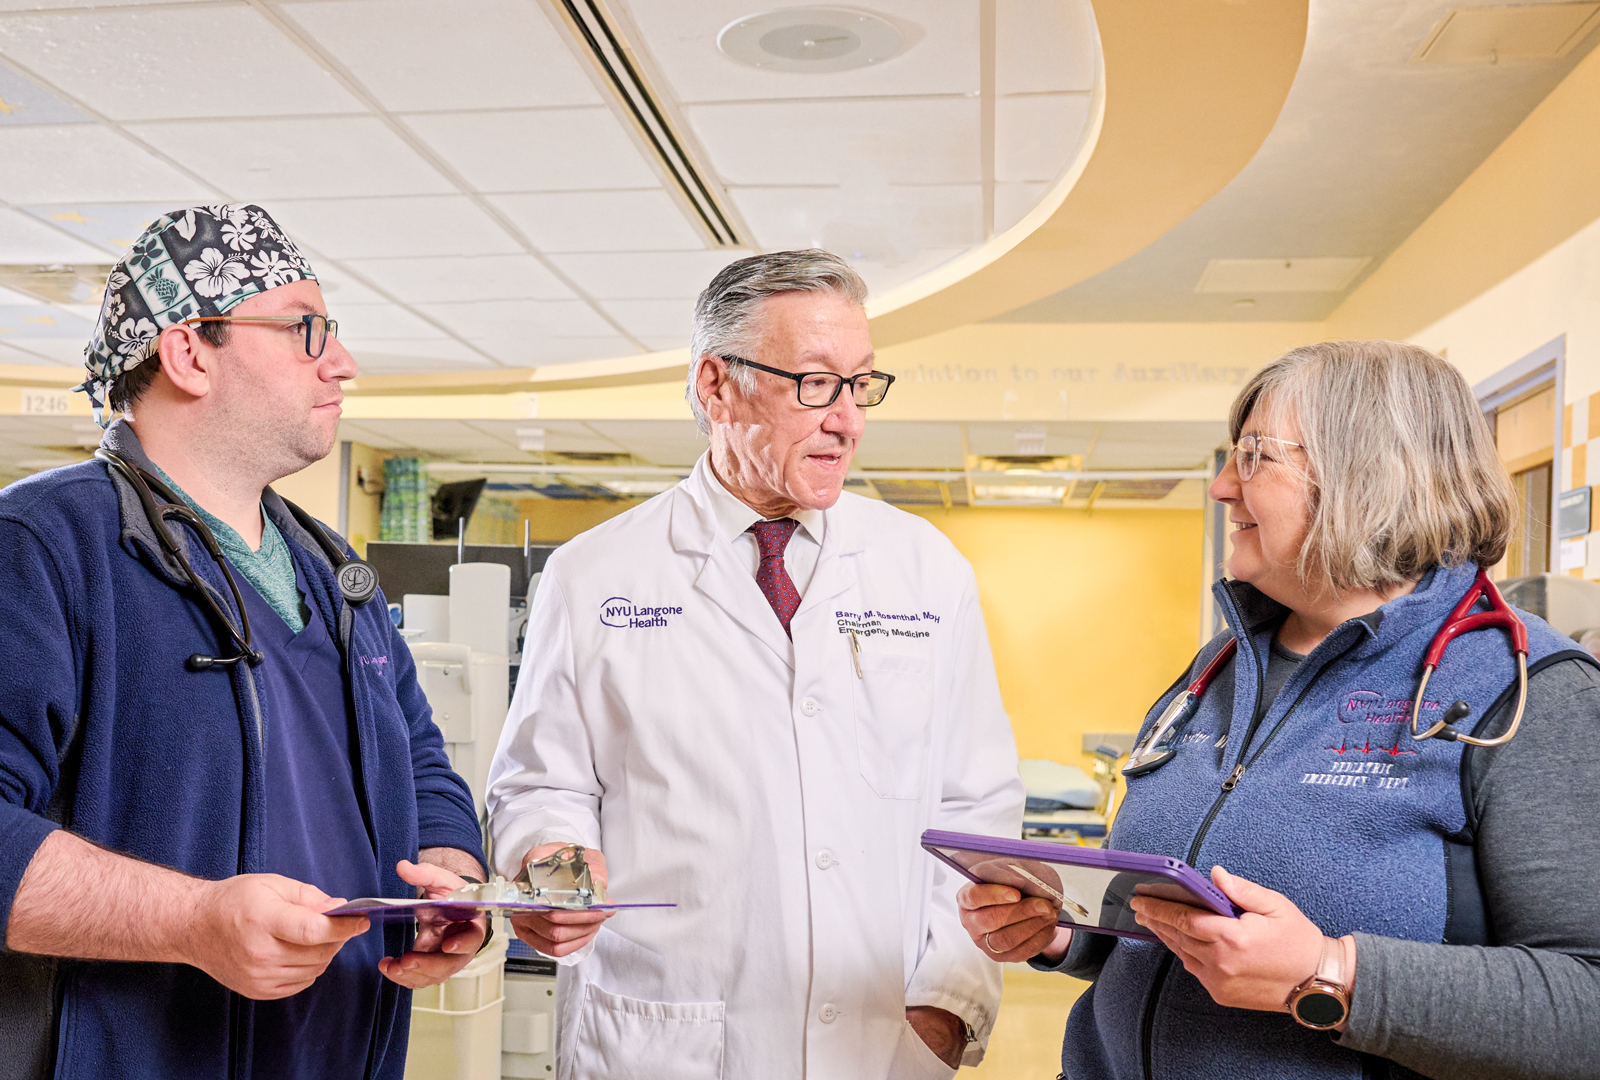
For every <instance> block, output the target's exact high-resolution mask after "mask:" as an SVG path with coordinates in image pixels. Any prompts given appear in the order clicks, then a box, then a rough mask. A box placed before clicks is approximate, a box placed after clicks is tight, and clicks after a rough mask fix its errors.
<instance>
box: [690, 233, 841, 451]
mask: <svg viewBox="0 0 1600 1080" xmlns="http://www.w3.org/2000/svg"><path fill="white" fill-rule="evenodd" d="M795 292H826V293H833V294H835V295H837V296H840V297H843V298H844V299H846V300H849V301H850V302H852V303H855V304H865V303H866V301H867V283H866V282H864V281H862V280H861V275H860V274H857V273H856V272H855V271H854V270H852V269H850V265H849V264H848V263H846V262H845V261H844V260H843V259H841V258H839V256H837V255H834V254H833V253H831V252H827V251H823V250H821V249H820V248H807V249H805V250H804V251H770V252H768V253H767V254H765V255H752V256H750V257H749V258H748V259H740V260H739V261H738V262H732V263H729V264H728V265H727V266H725V267H723V268H722V270H721V271H720V272H719V273H718V274H717V276H716V277H714V278H712V279H711V284H710V285H707V286H706V289H705V291H704V292H702V293H701V294H700V299H698V300H696V301H695V304H694V332H693V334H691V335H690V337H689V380H688V383H687V384H686V385H685V387H684V397H686V398H688V399H689V410H690V411H691V412H693V413H694V421H695V423H696V424H698V425H699V426H700V434H702V435H709V434H710V433H711V421H710V419H709V418H707V416H706V410H705V407H704V406H703V405H701V404H700V396H699V395H698V394H697V393H695V380H696V379H697V378H698V377H699V375H700V365H701V364H702V363H704V362H705V358H706V357H707V356H741V357H744V358H745V359H747V360H748V359H753V358H754V357H753V356H752V355H751V354H752V353H754V352H756V351H757V349H758V346H759V345H760V341H761V333H762V330H763V329H764V327H763V313H762V301H764V300H766V299H768V298H769V297H773V296H780V295H782V294H783V293H795ZM728 374H729V377H730V378H732V380H733V383H734V385H735V386H737V387H738V388H739V390H740V392H741V393H745V394H748V393H750V391H751V390H753V389H754V388H755V375H756V373H755V372H754V371H751V370H750V369H749V368H747V367H745V366H744V365H742V364H734V365H733V366H731V367H730V368H729V369H728Z"/></svg>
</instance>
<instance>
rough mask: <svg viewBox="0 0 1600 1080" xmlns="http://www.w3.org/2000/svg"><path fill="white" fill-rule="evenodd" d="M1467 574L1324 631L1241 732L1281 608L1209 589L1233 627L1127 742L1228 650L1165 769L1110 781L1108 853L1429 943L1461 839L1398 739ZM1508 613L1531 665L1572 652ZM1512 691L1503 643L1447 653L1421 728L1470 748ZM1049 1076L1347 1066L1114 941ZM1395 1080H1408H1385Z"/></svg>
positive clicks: (1142, 949) (1438, 935) (1546, 629)
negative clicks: (1222, 879)
mask: <svg viewBox="0 0 1600 1080" xmlns="http://www.w3.org/2000/svg"><path fill="white" fill-rule="evenodd" d="M1476 573H1477V567H1475V566H1473V565H1470V564H1468V565H1465V566H1461V567H1457V568H1455V569H1449V568H1439V569H1437V570H1435V571H1434V572H1433V573H1431V574H1430V575H1429V576H1428V577H1427V578H1426V579H1425V580H1424V581H1423V583H1422V585H1421V586H1419V587H1418V588H1417V590H1416V591H1415V592H1412V593H1411V594H1409V595H1407V596H1403V597H1400V598H1399V599H1397V600H1394V601H1391V602H1390V603H1388V604H1385V605H1384V606H1383V607H1381V608H1379V609H1378V610H1377V611H1376V612H1374V613H1372V614H1371V615H1368V616H1365V617H1363V618H1360V619H1352V620H1351V621H1349V622H1347V623H1345V624H1343V625H1342V626H1340V627H1339V628H1338V629H1336V630H1335V631H1334V632H1333V633H1332V634H1330V635H1329V636H1328V637H1327V639H1326V640H1324V641H1323V642H1322V643H1321V644H1320V645H1318V646H1317V647H1316V648H1315V649H1314V650H1313V651H1312V652H1311V654H1310V655H1309V656H1307V657H1306V659H1305V660H1304V661H1303V662H1302V663H1301V664H1300V665H1299V666H1298V669H1297V670H1296V671H1295V672H1294V674H1293V675H1292V676H1291V677H1290V679H1289V681H1288V682H1287V683H1285V684H1284V686H1283V689H1282V690H1281V691H1280V692H1279V694H1278V696H1277V698H1276V699H1275V700H1274V701H1273V703H1272V705H1271V707H1270V708H1269V709H1268V710H1267V712H1266V714H1265V715H1264V716H1263V717H1262V720H1261V722H1260V724H1259V725H1257V727H1256V729H1255V731H1254V732H1253V733H1249V732H1250V726H1251V720H1252V718H1253V717H1254V715H1255V712H1256V709H1257V695H1258V693H1259V692H1260V690H1259V688H1260V687H1261V685H1262V680H1263V677H1264V675H1265V672H1266V665H1267V655H1268V649H1269V647H1270V645H1271V641H1272V635H1273V633H1274V631H1275V630H1276V628H1277V626H1278V625H1279V623H1280V622H1281V621H1282V618H1283V615H1284V614H1285V609H1284V608H1282V607H1281V606H1279V605H1276V604H1274V603H1272V602H1271V601H1269V600H1267V599H1266V598H1265V597H1264V596H1262V595H1261V594H1260V593H1258V592H1256V590H1254V589H1253V588H1251V587H1250V586H1248V585H1241V584H1239V583H1237V582H1223V583H1219V584H1218V585H1217V587H1216V590H1215V595H1216V598H1217V602H1218V603H1219V604H1220V605H1222V611H1223V612H1224V615H1225V617H1226V618H1227V622H1228V626H1229V627H1230V628H1237V629H1235V630H1230V631H1229V632H1227V633H1224V634H1222V635H1219V636H1218V637H1217V638H1216V639H1214V640H1213V641H1211V642H1210V643H1209V644H1207V645H1206V646H1205V648H1204V649H1202V650H1201V652H1200V655H1199V656H1198V657H1197V658H1196V660H1195V663H1194V666H1193V667H1192V668H1191V670H1190V672H1189V673H1188V674H1187V675H1186V676H1185V678H1184V679H1183V680H1181V681H1180V683H1179V684H1178V685H1175V686H1174V687H1173V688H1172V689H1171V690H1169V691H1168V692H1167V693H1166V694H1165V695H1163V696H1162V698H1161V700H1160V701H1158V702H1157V703H1156V705H1155V707H1154V708H1153V709H1152V710H1151V711H1150V714H1149V715H1148V716H1147V717H1146V719H1145V729H1146V730H1148V729H1149V727H1150V726H1151V725H1152V724H1153V723H1154V721H1155V718H1156V717H1157V716H1159V715H1160V712H1161V710H1162V709H1163V708H1165V707H1166V704H1167V702H1168V701H1169V700H1171V698H1172V697H1174V696H1175V695H1176V694H1177V693H1178V692H1179V691H1180V689H1181V688H1182V687H1183V686H1186V685H1187V683H1188V682H1189V681H1191V680H1192V679H1194V678H1195V677H1196V675H1197V674H1198V672H1199V670H1200V668H1201V667H1202V666H1203V665H1204V663H1205V662H1206V661H1208V660H1209V659H1210V658H1211V657H1213V656H1215V655H1216V653H1217V651H1218V650H1219V649H1221V648H1222V646H1223V644H1224V643H1225V642H1226V641H1227V639H1228V637H1229V636H1230V634H1231V635H1232V636H1236V637H1237V638H1238V641H1239V652H1238V654H1237V656H1236V657H1235V658H1234V659H1233V661H1231V662H1230V663H1229V664H1228V666H1227V667H1226V668H1225V669H1224V670H1223V671H1222V672H1221V673H1220V674H1219V676H1218V677H1217V679H1216V681H1215V682H1214V683H1213V684H1212V685H1211V687H1210V689H1209V690H1208V691H1207V692H1206V694H1205V695H1204V696H1203V697H1202V699H1201V703H1200V706H1199V709H1198V711H1197V712H1196V714H1195V716H1194V717H1193V718H1192V719H1191V720H1190V721H1189V723H1188V725H1187V727H1186V728H1185V729H1184V730H1183V731H1182V732H1181V733H1180V734H1179V735H1178V736H1177V739H1176V742H1177V745H1178V752H1177V754H1176V755H1175V756H1174V758H1173V759H1172V760H1171V761H1169V762H1168V763H1167V764H1166V765H1164V766H1162V767H1161V768H1159V769H1157V770H1155V771H1154V772H1151V773H1148V774H1146V775H1144V776H1140V777H1135V778H1132V779H1130V780H1129V781H1128V794H1127V798H1126V800H1125V801H1124V804H1123V808H1122V810H1121V812H1120V813H1119V815H1118V816H1117V820H1116V825H1115V827H1114V828H1113V831H1112V835H1111V842H1110V846H1111V847H1113V848H1118V849H1122V850H1128V851H1142V852H1147V853H1151V854H1159V855H1167V856H1175V857H1177V858H1181V859H1185V860H1187V861H1188V862H1189V863H1190V865H1192V866H1194V867H1195V868H1196V869H1198V870H1200V871H1201V872H1202V873H1209V871H1210V869H1211V867H1212V866H1214V865H1216V864H1219V863H1220V864H1221V865H1223V866H1224V867H1226V868H1227V869H1228V870H1229V871H1230V872H1232V873H1235V874H1241V875H1243V876H1244V877H1246V878H1249V879H1250V880H1252V881H1256V882H1259V883H1261V884H1262V885H1265V886H1266V887H1268V888H1270V889H1276V890H1277V891H1279V892H1281V893H1283V894H1284V895H1286V896H1288V897H1289V899H1291V900H1293V901H1294V903H1295V904H1296V905H1297V906H1298V907H1299V908H1300V910H1301V911H1303V912H1305V914H1306V915H1307V917H1309V918H1310V919H1311V921H1312V922H1314V923H1316V924H1317V926H1319V927H1320V928H1321V929H1322V930H1323V932H1324V933H1327V934H1330V935H1333V936H1336V937H1337V936H1342V935H1344V934H1349V933H1353V932H1357V931H1360V932H1364V933H1368V934H1377V935H1383V936H1385V937H1392V938H1401V939H1405V940H1410V941H1428V942H1438V941H1444V940H1447V923H1449V922H1450V920H1451V918H1452V899H1453V898H1452V896H1451V883H1452V878H1453V877H1455V879H1456V880H1457V881H1460V880H1463V879H1462V878H1461V876H1460V875H1459V874H1457V875H1452V874H1451V865H1450V863H1451V858H1450V856H1449V855H1448V854H1447V851H1449V850H1451V849H1454V850H1455V851H1457V852H1458V853H1459V851H1460V850H1461V849H1460V844H1461V841H1462V839H1463V838H1464V837H1465V836H1466V835H1467V834H1466V833H1465V829H1466V826H1467V824H1468V822H1467V811H1466V809H1465V807H1464V803H1463V796H1462V780H1461V777H1462V771H1461V765H1462V751H1463V744H1461V743H1459V742H1450V741H1446V740H1444V739H1439V738H1434V739H1431V740H1428V741H1426V742H1420V743H1419V742H1416V741H1414V740H1413V739H1412V738H1411V735H1410V729H1409V723H1410V716H1411V700H1412V696H1413V693H1414V691H1415V688H1416V683H1417V676H1418V674H1419V673H1420V671H1421V667H1422V657H1423V654H1424V653H1425V652H1426V650H1427V647H1428V644H1429V643H1430V642H1431V641H1432V639H1433V637H1434V635H1435V633H1437V631H1438V629H1439V627H1440V626H1441V625H1442V624H1443V622H1444V620H1445V619H1446V617H1447V616H1448V615H1449V613H1450V611H1451V609H1452V608H1454V606H1455V605H1456V603H1457V602H1458V601H1459V600H1460V599H1461V597H1462V596H1463V595H1465V593H1466V591H1467V589H1468V588H1469V587H1470V586H1471V585H1472V583H1473V580H1474V577H1475V575H1476ZM1518 614H1519V615H1520V616H1521V617H1522V619H1523V621H1524V622H1525V623H1526V624H1527V626H1528V638H1529V650H1530V652H1529V663H1530V665H1533V664H1537V663H1538V662H1539V661H1540V660H1543V659H1545V658H1547V657H1552V656H1555V655H1556V654H1558V653H1564V652H1570V651H1571V650H1572V649H1573V643H1572V640H1571V639H1570V638H1567V637H1565V636H1563V635H1561V634H1559V633H1557V632H1556V631H1555V630H1553V629H1551V628H1550V626H1549V625H1548V624H1546V623H1545V622H1544V621H1543V620H1541V619H1539V618H1537V617H1535V616H1533V615H1530V614H1528V613H1526V612H1518ZM1515 683H1516V665H1515V660H1514V658H1513V654H1512V652H1511V649H1510V645H1509V641H1508V639H1507V636H1506V635H1505V633H1504V632H1502V631H1499V630H1490V631H1480V632H1475V633H1471V634H1467V635H1464V636H1462V637H1460V638H1457V639H1456V640H1455V642H1454V643H1452V644H1451V645H1450V647H1449V649H1448V650H1447V652H1446V653H1445V656H1444V659H1443V661H1442V662H1441V664H1440V667H1439V670H1438V672H1437V673H1435V675H1434V676H1433V678H1432V680H1431V681H1430V682H1429V684H1428V688H1427V692H1426V696H1425V698H1424V703H1423V711H1422V723H1423V724H1424V725H1426V724H1431V723H1432V720H1433V718H1436V717H1438V716H1440V715H1441V714H1442V712H1443V711H1444V710H1445V709H1448V708H1449V707H1450V705H1451V704H1452V703H1453V702H1455V701H1456V700H1458V699H1460V700H1464V701H1466V702H1467V703H1468V704H1469V705H1470V706H1471V710H1472V711H1471V712H1470V713H1469V714H1468V715H1467V717H1466V719H1465V720H1462V721H1460V722H1458V723H1457V724H1456V727H1457V729H1458V730H1460V731H1463V732H1471V731H1472V730H1473V728H1474V727H1475V726H1476V725H1477V724H1478V723H1479V722H1480V721H1481V720H1482V719H1483V718H1484V716H1485V715H1486V714H1488V713H1489V712H1490V711H1491V710H1492V709H1493V708H1494V707H1495V705H1496V703H1497V701H1499V700H1501V699H1502V695H1503V694H1505V693H1506V692H1507V691H1508V690H1509V689H1511V688H1514V685H1515ZM1247 733H1249V734H1247ZM1241 765H1242V766H1243V769H1242V772H1240V771H1239V769H1240V766H1241ZM1230 776H1233V777H1234V781H1235V782H1234V784H1233V786H1232V788H1231V790H1228V791H1224V790H1223V786H1224V783H1225V782H1226V781H1228V779H1229V778H1230ZM1452 841H1454V843H1452ZM1465 880H1471V879H1470V878H1467V879H1465ZM1474 885H1475V882H1474ZM1458 888H1459V886H1458ZM1454 899H1456V900H1457V901H1458V902H1460V901H1463V900H1467V899H1470V900H1472V901H1473V902H1476V897H1475V896H1474V897H1472V898H1465V897H1456V898H1454ZM1467 906H1468V907H1470V904H1469V905H1467ZM1062 1065H1063V1071H1064V1075H1065V1076H1066V1077H1068V1078H1069V1080H1088V1078H1095V1080H1099V1078H1107V1077H1115V1078H1117V1080H1140V1078H1145V1077H1177V1076H1182V1077H1185V1078H1191V1077H1192V1078H1209V1077H1216V1078H1219V1080H1221V1078H1228V1080H1266V1078H1289V1077H1293V1078H1296V1080H1300V1078H1309V1077H1315V1078H1324V1077H1326V1078H1334V1077H1339V1078H1349V1080H1359V1078H1360V1077H1361V1076H1362V1075H1363V1058H1362V1056H1361V1055H1359V1054H1357V1053H1355V1052H1353V1051H1350V1050H1346V1049H1343V1048H1341V1047H1340V1046H1339V1045H1338V1044H1337V1043H1336V1042H1335V1041H1334V1040H1333V1039H1332V1038H1330V1037H1329V1036H1328V1035H1326V1034H1323V1033H1319V1032H1315V1031H1311V1030H1309V1029H1307V1028H1304V1027H1301V1026H1300V1025H1299V1024H1297V1023H1295V1022H1294V1020H1293V1019H1291V1018H1290V1017H1289V1015H1288V1014H1287V1013H1268V1012H1258V1011H1254V1010H1247V1009H1233V1008H1225V1007H1223V1006H1221V1005H1218V1004H1216V1003H1215V1002H1214V1001H1212V1000H1211V996H1210V995H1209V994H1208V993H1207V992H1206V990H1205V988H1204V987H1203V986H1202V985H1201V984H1200V982H1199V980H1197V979H1195V978H1194V977H1193V976H1192V975H1190V974H1189V973H1188V972H1187V971H1185V970H1184V967H1183V965H1182V964H1181V963H1180V962H1177V961H1176V959H1175V958H1174V957H1173V955H1172V953H1171V952H1169V951H1168V950H1167V948H1166V947H1165V946H1163V945H1161V944H1159V943H1156V942H1140V941H1132V940H1119V941H1118V942H1117V943H1116V945H1115V947H1114V948H1113V949H1112V950H1111V953H1110V956H1109V958H1108V959H1107V961H1106V964H1105V966H1104V968H1103V969H1102V971H1101V974H1100V976H1099V978H1098V980H1097V981H1096V982H1095V983H1094V985H1093V986H1092V987H1091V988H1090V990H1089V991H1088V992H1087V993H1085V994H1084V995H1083V997H1082V998H1081V999H1080V1000H1079V1001H1078V1003H1077V1005H1076V1006H1075V1007H1074V1008H1073V1010H1072V1015H1071V1018H1070V1019H1069V1021H1068V1024H1067V1032H1066V1039H1065V1043H1064V1046H1063V1049H1062ZM1401 1073H1404V1074H1405V1075H1410V1074H1409V1073H1406V1072H1405V1071H1404V1070H1401V1069H1400V1068H1399V1067H1398V1066H1393V1067H1391V1075H1397V1074H1401Z"/></svg>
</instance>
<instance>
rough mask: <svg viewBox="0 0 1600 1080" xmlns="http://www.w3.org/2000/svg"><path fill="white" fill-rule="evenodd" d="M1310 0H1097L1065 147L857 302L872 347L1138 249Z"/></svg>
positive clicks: (1233, 151)
mask: <svg viewBox="0 0 1600 1080" xmlns="http://www.w3.org/2000/svg"><path fill="white" fill-rule="evenodd" d="M1307 6H1308V0H1248V2H1245V0H1198V2H1195V0H1191V2H1188V3H1184V4H1150V3H1148V2H1146V0H1094V2H1093V7H1094V14H1095V22H1096V29H1097V31H1098V33H1099V38H1100V49H1099V52H1098V57H1099V65H1100V71H1099V78H1098V79H1097V80H1096V87H1095V107H1094V109H1093V110H1092V113H1091V119H1090V122H1089V124H1088V125H1087V126H1086V128H1085V132H1084V136H1083V139H1082V141H1081V143H1080V145H1079V148H1078V152H1077V154H1076V156H1075V158H1074V160H1073V162H1072V164H1070V165H1069V166H1068V167H1067V168H1066V169H1065V170H1064V171H1063V173H1062V175H1061V176H1060V177H1059V178H1058V179H1057V180H1056V182H1055V184H1054V185H1053V186H1052V188H1051V190H1050V191H1049V192H1048V193H1047V194H1046V195H1045V197H1044V198H1043V199H1041V200H1040V202H1039V204H1038V205H1037V206H1035V207H1034V209H1033V210H1032V211H1031V212H1030V213H1029V214H1028V215H1027V216H1026V217H1024V218H1023V219H1022V220H1021V221H1020V222H1018V223H1017V224H1016V225H1014V226H1013V227H1012V228H1010V229H1008V230H1006V232H1004V233H1002V234H1000V235H998V236H996V237H994V238H993V239H991V240H990V241H988V242H987V243H986V244H984V245H982V246H981V247H978V248H976V249H974V250H973V251H970V252H968V253H966V254H965V255H961V256H959V257H957V258H955V259H952V260H951V261H950V262H949V263H946V264H945V265H944V266H942V267H939V268H938V269H935V270H932V271H930V272H929V273H927V274H924V275H922V276H921V277H919V278H917V279H916V280H915V281H911V282H907V283H906V284H905V285H902V286H899V287H897V288H895V289H891V290H890V291H888V292H886V293H884V294H883V295H882V296H879V297H876V298H874V299H872V300H870V301H869V302H868V306H867V312H868V315H869V316H870V317H871V320H872V336H873V342H874V344H875V345H877V346H878V347H879V348H883V347H886V346H890V345H896V344H901V343H903V342H908V341H914V340H916V339H917V338H921V337H927V336H928V335H931V334H936V333H939V332H941V331H944V330H950V329H953V328H955V327H958V326H964V325H966V324H968V323H973V322H979V321H981V320H983V319H987V318H990V317H992V316H995V315H999V314H1002V313H1003V312H1006V311H1010V310H1012V309H1014V308H1018V307H1021V306H1022V305H1024V304H1028V303H1032V302H1033V301H1034V300H1038V299H1041V298H1043V297H1045V296H1049V295H1050V294H1052V293H1055V292H1059V291H1060V290H1062V289H1065V288H1067V287H1069V286H1071V285H1074V284H1077V283H1078V282H1080V281H1083V280H1085V279H1087V278H1089V277H1092V276H1094V275H1095V274H1097V273H1099V272H1100V271H1102V270H1105V269H1107V268H1108V267H1111V266H1114V265H1116V264H1117V263H1119V262H1121V261H1122V260H1123V259H1126V258H1128V257H1129V256H1130V255H1133V254H1135V253H1136V252H1138V251H1140V250H1141V249H1143V248H1144V247H1146V246H1147V245H1149V244H1150V243H1152V242H1153V241H1155V240H1156V239H1157V238H1159V237H1160V236H1161V235H1163V234H1164V233H1165V232H1166V231H1167V230H1168V229H1171V228H1172V227H1173V226H1174V225H1176V224H1178V222H1180V221H1182V220H1183V219H1184V218H1186V217H1188V216H1189V215H1190V214H1191V213H1193V212H1194V211H1195V210H1196V209H1198V208H1199V207H1200V206H1201V205H1203V204H1204V203H1205V202H1206V201H1207V200H1209V199H1210V198H1211V197H1212V196H1213V195H1215V194H1216V193H1217V192H1219V191H1221V190H1222V188H1223V187H1224V186H1226V185H1227V184H1228V182H1229V181H1231V180H1232V179H1233V178H1234V177H1235V176H1236V175H1238V173H1239V171H1240V170H1241V169H1243V168H1244V167H1245V165H1246V164H1248V163H1249V161H1250V159H1251V158H1252V157H1254V156H1255V153H1256V151H1257V150H1258V149H1260V147H1261V144H1262V143H1263V142H1264V141H1265V140H1266V138H1267V135H1268V133H1269V132H1271V130H1272V127H1273V124H1274V123H1276V122H1277V118H1278V113H1279V112H1280V111H1281V110H1282V108H1283V103H1284V101H1285V99H1286V98H1287V97H1288V94H1289V88H1290V86H1291V85H1292V84H1293V82H1294V77H1295V74H1296V72H1297V71H1298V70H1299V66H1300V57H1301V54H1302V52H1303V51H1304V49H1305V37H1306V11H1307ZM688 360H689V355H688V350H687V349H675V350H672V351H670V352H658V353H650V354H647V355H643V356H629V357H619V358H616V359H609V360H594V361H585V362H580V363H572V364H560V365H555V366H549V367H542V368H510V369H501V370H496V371H482V372H448V373H444V372H441V373H438V374H428V375H418V374H408V375H377V376H370V375H364V376H361V377H360V378H359V379H357V380H356V381H355V382H354V383H351V384H348V385H347V387H346V388H347V389H348V390H350V391H352V392H354V393H357V394H363V395H365V394H374V395H379V394H453V393H454V394H482V393H502V392H507V391H519V390H520V391H541V390H542V391H556V390H569V389H585V388H597V387H605V386H626V385H641V384H648V383H661V382H672V381H677V380H680V379H682V378H683V377H684V373H685V370H686V368H687V365H688Z"/></svg>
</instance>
